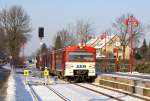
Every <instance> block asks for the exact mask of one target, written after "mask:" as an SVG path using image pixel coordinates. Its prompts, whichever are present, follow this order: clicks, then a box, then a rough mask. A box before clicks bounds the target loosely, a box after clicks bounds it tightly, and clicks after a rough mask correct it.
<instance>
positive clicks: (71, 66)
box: [65, 64, 73, 68]
mask: <svg viewBox="0 0 150 101" xmlns="http://www.w3.org/2000/svg"><path fill="white" fill-rule="evenodd" d="M65 67H66V68H73V65H71V64H66V65H65Z"/></svg>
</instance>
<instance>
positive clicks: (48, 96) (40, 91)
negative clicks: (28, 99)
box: [32, 85, 64, 101]
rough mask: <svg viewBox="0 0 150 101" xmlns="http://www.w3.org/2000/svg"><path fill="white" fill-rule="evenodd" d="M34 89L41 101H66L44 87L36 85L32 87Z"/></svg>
mask: <svg viewBox="0 0 150 101" xmlns="http://www.w3.org/2000/svg"><path fill="white" fill-rule="evenodd" d="M32 88H33V89H34V91H35V92H36V95H38V98H39V99H40V101H64V100H62V99H61V98H60V97H59V96H58V95H56V94H55V93H53V92H52V91H50V90H49V89H48V88H47V87H45V86H43V85H38V86H37V85H35V86H32Z"/></svg>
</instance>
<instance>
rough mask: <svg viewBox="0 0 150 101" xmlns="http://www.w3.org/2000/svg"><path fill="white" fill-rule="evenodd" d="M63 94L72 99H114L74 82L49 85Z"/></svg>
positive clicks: (98, 100)
mask: <svg viewBox="0 0 150 101" xmlns="http://www.w3.org/2000/svg"><path fill="white" fill-rule="evenodd" d="M49 87H51V88H53V89H55V90H56V91H58V92H59V93H61V94H62V95H63V96H66V97H67V98H68V99H70V101H114V100H113V99H111V98H109V97H106V96H104V95H101V94H98V93H95V92H92V91H89V90H87V89H84V88H81V87H78V86H75V85H73V84H65V83H63V84H62V83H60V84H59V83H58V84H56V85H49Z"/></svg>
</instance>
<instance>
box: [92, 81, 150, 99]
mask: <svg viewBox="0 0 150 101" xmlns="http://www.w3.org/2000/svg"><path fill="white" fill-rule="evenodd" d="M90 85H93V86H96V87H101V88H104V89H109V90H112V91H115V92H119V93H123V94H126V95H129V96H133V97H136V98H139V99H142V100H145V101H150V98H148V97H143V96H139V95H136V94H133V93H129V92H125V91H120V90H117V89H113V88H110V87H105V86H101V85H96V84H92V83H91V84H90Z"/></svg>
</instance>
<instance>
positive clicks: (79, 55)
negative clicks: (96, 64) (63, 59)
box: [68, 52, 94, 61]
mask: <svg viewBox="0 0 150 101" xmlns="http://www.w3.org/2000/svg"><path fill="white" fill-rule="evenodd" d="M68 60H69V61H94V53H91V52H69V56H68Z"/></svg>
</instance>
